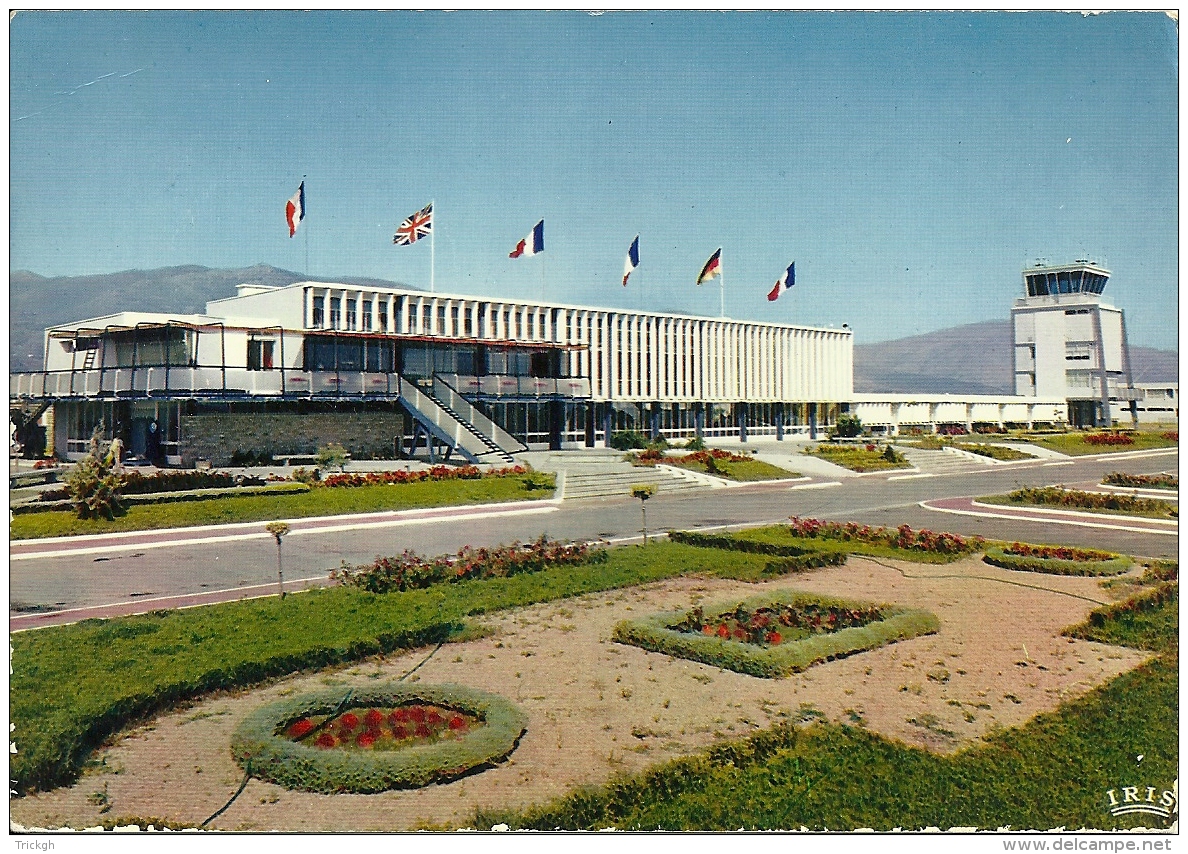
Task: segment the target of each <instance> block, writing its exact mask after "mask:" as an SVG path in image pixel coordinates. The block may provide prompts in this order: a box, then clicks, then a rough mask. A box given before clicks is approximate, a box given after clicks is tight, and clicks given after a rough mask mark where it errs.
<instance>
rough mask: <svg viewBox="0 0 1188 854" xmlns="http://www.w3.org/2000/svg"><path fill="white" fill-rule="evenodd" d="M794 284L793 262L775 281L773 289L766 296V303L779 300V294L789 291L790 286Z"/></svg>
mask: <svg viewBox="0 0 1188 854" xmlns="http://www.w3.org/2000/svg"><path fill="white" fill-rule="evenodd" d="M794 284H796V262H795V261H793V262H792V263H791V264H789V265H788V269H787V270H785V271H784V275H782V276H780V278H779V279H777V280H776V283H775V287H774V288H772V289H771V292H770V293H769V294H768V295H767V301H768V302H775V301H776V300H777V299H779V298H780V294H782V293H784V292H785V291H788V290H791V289H792V286H793V285H794Z"/></svg>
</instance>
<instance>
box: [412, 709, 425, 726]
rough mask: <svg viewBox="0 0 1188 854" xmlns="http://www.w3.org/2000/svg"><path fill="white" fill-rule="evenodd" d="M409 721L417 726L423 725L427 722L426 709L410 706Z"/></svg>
mask: <svg viewBox="0 0 1188 854" xmlns="http://www.w3.org/2000/svg"><path fill="white" fill-rule="evenodd" d="M408 719H409V720H410V721H412V722H413V723H415V724H419V723H422V722H423V721H424V720H425V707H424V706H410V707H409V709H408Z"/></svg>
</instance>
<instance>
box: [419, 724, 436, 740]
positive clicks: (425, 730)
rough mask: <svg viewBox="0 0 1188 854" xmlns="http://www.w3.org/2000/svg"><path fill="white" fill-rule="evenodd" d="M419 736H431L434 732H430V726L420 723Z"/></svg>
mask: <svg viewBox="0 0 1188 854" xmlns="http://www.w3.org/2000/svg"><path fill="white" fill-rule="evenodd" d="M416 735H417V738H429V736H430V735H432V733H430V732H429V727H427V726H425V725H424V724H418V725H417V730H416Z"/></svg>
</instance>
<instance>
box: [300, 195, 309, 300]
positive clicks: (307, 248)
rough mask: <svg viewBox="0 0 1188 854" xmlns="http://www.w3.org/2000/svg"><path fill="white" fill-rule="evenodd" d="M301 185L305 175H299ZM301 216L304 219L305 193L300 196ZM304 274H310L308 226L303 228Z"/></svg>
mask: <svg viewBox="0 0 1188 854" xmlns="http://www.w3.org/2000/svg"><path fill="white" fill-rule="evenodd" d="M301 186H302V187H304V186H305V176H304V175H302V176H301ZM301 218H302V219H305V195H304V194H302V196H301ZM305 275H307V276H308V275H310V272H309V226H306V228H305Z"/></svg>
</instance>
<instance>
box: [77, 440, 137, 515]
mask: <svg viewBox="0 0 1188 854" xmlns="http://www.w3.org/2000/svg"><path fill="white" fill-rule="evenodd" d="M102 434H103V422H99V424H97V425H96V426H95V430H94V432H93V433H91V447H90V450H89V451H88V453H87V455H86V456H85V457H83V458H82V459H81V460H79V462H78V464H77V465H75V467H74V468H73V469H71V470H70V473H69V474H67V475H66V488H67V490H68V491H69V494H70V500H71V502H72V503H73V506H74V512H75V513H77V514H78V518H80V519H100V518H102V519H109V520H110V519H114V518H115V514H116V513H117V512H118V511H119V510H120V509H121V508H122V504H121V502H120V490H121V488H122V487H123V485H124V476H123V474H122V473H120V472H117V471H116V470H115V467H116V466H117V465H118V464H119V461H118V460H115V459H113V458H111V455H110V454H109V452H108V451H106V450H105V449H104V448H103V447H102V446H101V444H100V438H99V437H100V436H101V435H102Z"/></svg>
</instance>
